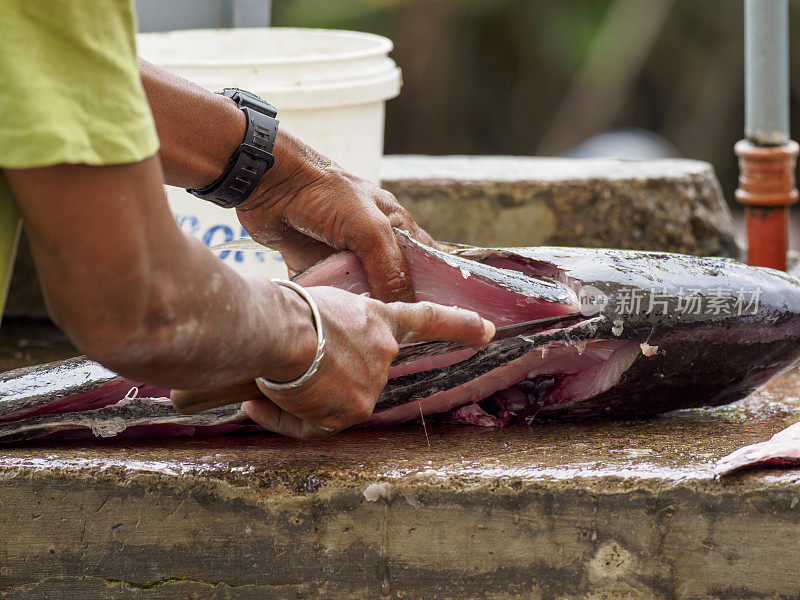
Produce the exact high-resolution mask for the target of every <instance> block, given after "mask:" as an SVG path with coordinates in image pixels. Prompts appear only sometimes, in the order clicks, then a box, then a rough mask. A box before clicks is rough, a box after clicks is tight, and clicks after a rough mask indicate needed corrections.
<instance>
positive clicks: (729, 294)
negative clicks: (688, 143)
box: [0, 232, 800, 439]
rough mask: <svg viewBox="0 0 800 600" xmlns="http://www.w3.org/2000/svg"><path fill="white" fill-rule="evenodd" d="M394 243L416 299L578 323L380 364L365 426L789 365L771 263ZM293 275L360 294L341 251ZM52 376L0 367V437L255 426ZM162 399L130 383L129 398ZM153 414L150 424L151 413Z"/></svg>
mask: <svg viewBox="0 0 800 600" xmlns="http://www.w3.org/2000/svg"><path fill="white" fill-rule="evenodd" d="M398 239H399V241H400V244H401V247H402V249H403V251H404V254H405V257H406V260H407V262H408V265H409V269H410V271H411V276H412V281H413V282H414V288H415V294H416V300H430V301H434V302H439V303H442V304H449V305H456V306H459V307H462V308H468V309H472V310H475V311H477V312H478V313H480V314H481V315H483V316H484V317H486V318H488V319H490V320H492V321H493V322H494V323H495V324H496V325H498V326H503V325H509V324H514V323H519V322H522V321H528V320H531V319H537V318H541V317H549V316H555V315H564V314H570V313H575V312H576V311H580V312H581V313H582V314H583V317H582V318H580V319H578V320H577V322H576V321H574V320H573V321H571V322H570V324H568V325H565V326H558V327H553V328H550V329H547V330H545V331H541V332H538V333H535V334H530V335H525V336H518V337H514V338H511V339H506V340H503V341H500V342H497V343H493V344H490V345H487V346H485V347H483V348H463V347H461V348H454V347H452V345H451V346H444V347H443V348H442V347H440V348H438V350H437V349H435V348H434V350H433V351H420V352H419V354H418V356H417V357H416V360H411V361H410V362H405V363H403V364H397V365H395V366H393V367H392V369H391V371H390V373H389V381H388V383H387V385H386V387H385V389H384V391H383V392H382V394H381V396H380V398H379V400H378V402H377V404H376V406H375V411H374V413H373V415H372V417H371V418H370V419H368V420H367V421H366V422H364V423H363V424H362V425H365V426H367V425H389V424H393V423H399V422H403V421H408V420H412V419H416V418H419V416H420V412H422V413H423V414H425V415H438V418H440V419H444V420H447V421H450V422H456V423H471V424H478V425H497V426H500V425H509V424H512V423H526V422H530V420H531V419H533V418H534V417H536V416H546V417H559V418H579V417H596V416H626V417H630V416H645V415H652V414H656V413H662V412H666V411H670V410H675V409H680V408H689V407H697V406H713V405H719V404H724V403H728V402H733V401H735V400H737V399H739V398H742V397H744V396H746V395H747V394H749V393H750V392H751V391H752V390H754V389H755V388H757V387H758V386H760V385H762V384H763V383H765V382H766V381H767V380H768V379H770V378H771V377H773V376H775V375H777V374H779V373H781V372H782V371H784V370H786V369H788V368H789V367H790V366H792V365H793V364H794V363H795V362H796V361H797V360H798V358H800V282H798V281H797V280H796V279H794V278H792V277H790V276H788V275H786V274H784V273H781V272H778V271H773V270H769V269H761V268H756V267H749V266H746V265H743V264H741V263H738V262H736V261H733V260H730V259H721V258H696V257H690V256H683V255H677V254H667V253H653V252H638V251H623V250H602V249H580V248H552V247H540V248H509V249H482V248H467V247H461V248H457V249H453V250H452V251H450V252H443V251H439V250H436V249H433V248H430V247H427V246H424V245H422V244H419V243H417V242H416V241H414V240H412V239H411V238H409V237H408V236H406V235H405V234H403V233H402V232H398ZM296 281H297V282H299V283H301V284H303V285H305V286H315V285H330V286H335V287H339V288H342V289H345V290H348V291H350V292H353V293H356V294H367V293H369V288H368V285H367V281H366V276H365V273H364V271H363V269H362V267H361V264H360V262H359V261H358V259H357V257H356V256H355V255H354V254H352V253H350V252H342V253H339V254H336V255H334V256H332V257H330V258H328V259H326V260H324V261H322V262H320V263H318V264H316V265H314V266H313V267H311V268H309V269H308V270H306V271H305V272H303V273H301V274H300V275H298V276H297V277H296ZM59 368H60V369H61V373H62V375H63V373H64V372H70V373H71V371H70V369H73V370H75V369H78V370H80V369H84V370H85V369H89V367H88V366H87V365H86V363H85V362H80V361H78V362H72V363H68V364H67V365H63V364H62V365H61V366H60V367H59ZM92 368H94V369H100V367H96V366H95V367H92ZM89 370H91V369H89ZM52 373H53V367H49V366H43V367H39V368H37V369H34V370H28V371H25V372H22V373H18V372H11V373H8V374H6V375H5V376H0V439H3V438H4V437H5V438H6V439H24V438H26V437H42V436H49V435H60V436H62V437H63V436H69V437H76V436H81V435H87V436H91V435H94V433H93V431H95V432H100V433H101V434H102V433H108V432H113V433H115V434H121V435H156V434H186V433H202V432H203V431H207V432H209V433H218V432H220V431H231V430H235V429H237V428H238V429H241V428H247V429H253V428H254V426H253V424H252V423H249V422H248V421H247V420H246V419H245V418H244V417H243V415H242V413H241V412H240V411H239V408H238V405H234V406H230V407H227V408H220V409H214V412H213V413H209V412H207V411H206V412H201V413H198V414H197V415H181V414H179V413H177V412H174V413H169V412H167V413H165V412H164V409H165V403H164V402H151V403H147V402H143V401H140V402H138V403H136V402H132V401H131V399H130V397H128V398H126V394H127V393H128V390H130V389H131V388H132V387H135V384H134V383H132V382H125V381H123V380H121V379H119V378H115V377H114V376H113V374H111V373H110V372H103V376H98V375H97V374H96V373H95V374H94V375H91V376H87V377H88V379H87V381H88V383H86V384H85V385H83V387H81V388H80V389H79V390H71V389H69V388H68V387H64V388H63V389H60V388H59V385H58V379H59V377H52V376H51V374H52ZM93 373H94V372H93ZM41 376H48V377H50V378H51V381H49V382H48V383H47V384H46V385H44V386H43V387H41V388H40V387H39V386H38V385H36V384H35V381H36V380H37V379H38V378H39V377H41ZM70 377H71V378H72V379H75V376H74V374H71V375H70ZM92 378H94V379H92ZM22 380H24V381H26V382H27V383H26V384H25V385H21V384H20V381H22ZM166 394H167V391H166V390H153V389H148V388H142V389H139V397H142V396H166ZM103 407H105V412H104V413H103V416H102V418H103V419H111V418H116V419H117V420H116V421H115V422H114V425H113V426H112V427H108V428H105V429H104V428H103V427H101V426H98V425H97V423H96V422H95V421H90V423H94V427H91V426H89V425H87V424H86V423H85V422H82V421H81V419H80V418H78V417H76V415H75V414H74V413H75V412H83V411H84V410H92V411H96V410H97V409H99V408H103ZM156 409H157V410H158V414H156ZM170 414H171V415H172V418H170ZM59 415H60V416H59ZM151 415H152V418H153V419H158V422H157V423H156V422H155V421H153V422H152V423H149V422H148V418H149V417H150V416H151ZM44 416H46V418H43V417H44ZM84 416H85V415H84ZM98 416H99V413H98ZM30 418H39V421H38V422H37V423H36V426H35V427H31V426H28V427H26V428H24V429H21V425H22V424H23V423H22V422H23V421H25V420H27V419H30ZM59 420H60V422H61V425H62V426H61V428H60V429H59V430H58V431H57V432H56V427H57V425H58V423H59ZM156 425H157V426H156ZM220 427H222V428H223V429H220Z"/></svg>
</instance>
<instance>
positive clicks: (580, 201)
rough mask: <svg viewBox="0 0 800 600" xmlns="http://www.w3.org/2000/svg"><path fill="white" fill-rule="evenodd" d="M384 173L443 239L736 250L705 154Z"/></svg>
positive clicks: (441, 165)
mask: <svg viewBox="0 0 800 600" xmlns="http://www.w3.org/2000/svg"><path fill="white" fill-rule="evenodd" d="M381 179H382V185H383V187H385V188H386V189H387V190H389V191H390V192H392V193H393V194H394V195H395V196H396V197H397V199H398V200H399V201H400V203H401V204H402V205H403V206H405V207H406V208H407V209H408V211H409V212H410V213H411V214H412V215H413V216H414V218H415V219H416V220H417V222H418V223H419V224H420V225H422V227H424V228H425V229H427V230H428V232H429V233H430V234H431V235H432V236H433V237H435V238H436V239H439V240H442V241H450V242H459V243H464V244H473V245H477V246H536V245H555V246H581V247H586V248H627V249H632V250H663V251H667V252H681V253H684V254H696V255H700V256H731V257H737V256H738V254H739V249H738V247H737V245H736V241H735V238H734V230H733V223H732V220H731V216H730V213H729V211H728V208H727V205H726V204H725V200H724V198H723V197H722V191H721V189H720V186H719V182H718V181H717V178H716V175H715V174H714V169H713V167H712V166H711V165H710V164H708V163H705V162H701V161H696V160H684V159H669V160H652V161H621V160H610V159H575V158H544V157H515V156H412V155H401V156H387V157H385V158H384V160H383V163H382V165H381Z"/></svg>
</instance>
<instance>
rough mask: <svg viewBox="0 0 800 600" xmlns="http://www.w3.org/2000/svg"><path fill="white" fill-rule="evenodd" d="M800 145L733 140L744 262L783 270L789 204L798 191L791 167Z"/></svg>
mask: <svg viewBox="0 0 800 600" xmlns="http://www.w3.org/2000/svg"><path fill="white" fill-rule="evenodd" d="M799 149H800V147H798V145H797V143H796V142H793V141H790V142H788V143H786V144H784V145H782V146H756V145H754V144H752V143H750V142H749V141H747V140H741V141H739V142H737V143H736V146H735V147H734V151H735V152H736V155H737V156H738V157H739V188H738V189H737V190H736V200H737V201H738V202H739V203H741V204H743V205H744V206H745V222H746V225H747V264H749V265H754V266H757V267H771V268H773V269H780V270H781V271H785V270H786V252H787V250H788V248H789V207H790V206H791V205H792V204H794V203H796V202H797V200H798V197H800V194H798V191H797V188H796V187H795V177H794V168H795V164H796V161H797V154H798V150H799Z"/></svg>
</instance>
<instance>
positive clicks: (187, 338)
mask: <svg viewBox="0 0 800 600" xmlns="http://www.w3.org/2000/svg"><path fill="white" fill-rule="evenodd" d="M175 258H176V259H177V260H175V261H170V262H171V263H172V264H167V265H164V266H161V267H157V268H155V269H154V270H151V271H150V272H149V273H147V274H145V275H143V276H142V282H143V285H145V286H147V287H148V289H147V290H146V293H145V294H143V296H144V297H145V298H146V302H145V303H143V305H141V306H140V307H138V309H139V314H140V317H139V318H138V319H137V320H136V321H134V322H133V323H127V324H126V325H125V326H124V327H122V328H117V327H115V326H113V325H111V326H110V327H107V329H106V331H105V334H104V335H105V336H109V335H110V336H116V337H117V339H110V340H104V341H100V343H98V338H99V337H100V336H99V335H98V334H99V331H98V330H102V327H99V328H98V327H97V324H99V323H98V322H99V321H101V319H99V318H97V317H90V319H89V322H88V323H83V324H81V326H80V329H81V332H82V335H80V334H79V335H78V336H76V337H77V338H81V337H83V338H88V339H89V340H90V341H89V342H88V344H87V346H88V347H87V348H86V350H87V354H88V355H89V356H90V357H92V358H95V359H96V360H98V361H100V362H102V363H103V364H105V365H106V366H108V367H109V368H111V369H113V370H115V371H117V372H119V373H120V374H122V375H124V376H126V377H129V378H131V379H134V380H137V381H146V382H148V383H152V384H156V385H161V386H164V387H170V388H181V389H189V388H196V387H206V386H213V385H221V384H226V383H232V382H238V381H244V380H247V379H252V378H254V377H259V376H264V377H268V378H270V379H276V380H290V379H293V378H295V377H297V376H299V375H300V374H301V373H302V372H303V371H304V370H305V368H306V367H307V366H308V365H309V364H310V363H311V360H312V358H313V356H314V352H315V347H316V337H315V335H314V328H313V321H312V317H311V311H310V309H309V307H308V305H307V304H306V303H305V301H304V300H303V299H302V298H301V297H300V296H299V295H298V294H296V293H295V292H292V291H291V290H287V289H286V288H282V287H279V286H277V285H275V284H274V283H272V282H270V281H268V280H266V279H264V278H262V277H256V276H241V275H239V274H237V273H235V272H234V271H233V270H231V269H230V268H228V267H227V266H226V265H225V264H224V263H222V262H221V261H219V260H218V259H217V258H216V257H214V256H213V255H211V254H210V253H209V252H208V250H207V249H206V248H205V247H204V246H202V244H200V243H199V242H197V241H196V240H194V239H193V238H191V236H186V244H185V249H184V252H183V255H182V256H176V257H175ZM177 264H180V267H179V268H177V269H176V268H175V266H176V265H177ZM187 273H202V274H203V276H202V277H200V278H196V277H187V276H186V274H187ZM109 304H110V305H113V303H109ZM93 322H94V323H93ZM87 334H88V335H87Z"/></svg>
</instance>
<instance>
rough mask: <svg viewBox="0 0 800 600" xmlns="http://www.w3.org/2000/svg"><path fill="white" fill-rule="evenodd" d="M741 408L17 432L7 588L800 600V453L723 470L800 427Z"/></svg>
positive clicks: (9, 487)
mask: <svg viewBox="0 0 800 600" xmlns="http://www.w3.org/2000/svg"><path fill="white" fill-rule="evenodd" d="M798 395H800V374H798V372H797V371H794V372H792V373H790V374H788V375H785V376H783V377H781V378H778V379H777V380H775V381H773V382H772V383H771V384H769V385H768V386H767V387H766V388H764V389H763V390H761V391H759V392H757V393H756V394H754V395H753V396H751V397H750V398H749V399H746V400H744V401H742V402H740V403H737V404H736V405H731V406H729V407H722V408H719V409H714V410H691V411H684V412H679V413H673V414H670V415H667V416H664V417H661V418H657V419H651V420H644V421H617V422H582V423H574V422H572V423H558V422H543V423H536V424H535V425H534V426H533V427H531V428H530V429H525V428H510V429H505V430H494V429H482V428H475V427H445V426H435V425H433V424H428V427H427V435H428V438H429V440H430V446H428V444H427V442H426V436H425V432H424V431H423V429H422V427H421V426H420V425H410V426H405V427H395V428H386V429H372V430H360V431H351V432H346V433H343V434H341V435H338V436H336V437H334V438H332V439H330V440H326V441H320V442H313V443H308V442H306V443H301V442H297V441H293V440H288V439H282V438H279V437H274V436H269V435H259V436H240V437H227V438H216V439H207V440H186V439H177V440H170V441H165V442H159V443H146V442H143V441H137V442H125V443H122V442H98V443H92V444H87V443H84V444H72V445H67V444H60V445H50V446H38V447H32V446H31V447H5V448H0V597H1V598H15V599H19V600H22V599H26V598H44V597H46V598H148V599H158V598H203V599H205V598H214V599H223V598H231V599H234V598H235V599H245V598H247V599H249V598H286V599H289V598H291V599H296V598H337V599H344V598H380V597H387V598H426V599H427V598H517V597H523V598H559V599H561V598H589V597H591V598H765V597H769V598H773V597H774V598H790V597H796V594H797V592H798V590H799V589H800V553H798V552H797V543H798V540H799V539H800V470H798V471H793V470H772V471H762V472H754V473H750V474H744V475H739V476H735V477H732V478H730V479H726V480H722V481H719V480H715V479H714V477H713V474H712V466H713V463H714V461H715V459H717V458H719V457H721V456H723V455H724V454H726V453H728V452H730V451H731V450H733V449H735V448H737V447H739V446H742V445H744V444H749V443H752V442H755V441H758V440H762V439H767V438H768V437H769V436H771V435H772V434H773V433H775V432H776V431H778V430H779V429H781V428H783V427H784V426H786V425H788V424H790V423H791V422H793V419H795V418H796V415H797V414H798V410H800V399H798Z"/></svg>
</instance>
